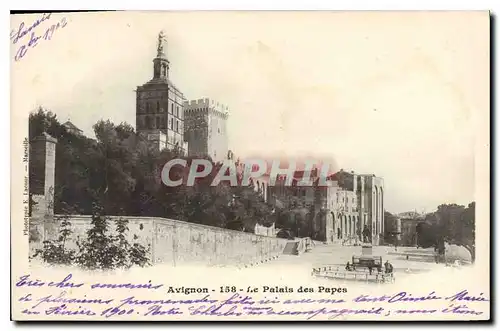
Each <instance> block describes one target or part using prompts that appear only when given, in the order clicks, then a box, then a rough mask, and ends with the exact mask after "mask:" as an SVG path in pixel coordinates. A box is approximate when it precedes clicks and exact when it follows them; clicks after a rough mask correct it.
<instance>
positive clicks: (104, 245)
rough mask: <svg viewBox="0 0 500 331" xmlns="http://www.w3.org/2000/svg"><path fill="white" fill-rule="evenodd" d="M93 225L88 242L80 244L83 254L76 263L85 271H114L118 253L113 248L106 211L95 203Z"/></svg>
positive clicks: (88, 232)
mask: <svg viewBox="0 0 500 331" xmlns="http://www.w3.org/2000/svg"><path fill="white" fill-rule="evenodd" d="M91 224H92V227H91V228H90V229H89V230H88V231H87V238H86V240H85V241H84V242H82V243H79V248H80V251H81V253H80V255H79V256H78V258H77V261H76V262H77V263H78V264H79V265H80V266H81V267H82V268H84V269H102V270H107V269H112V268H113V267H114V263H113V262H114V256H115V254H116V252H115V250H114V249H112V247H111V241H110V238H109V236H108V231H109V229H108V222H107V217H106V216H105V215H104V209H103V208H102V206H100V205H99V204H97V203H94V210H93V213H92V222H91Z"/></svg>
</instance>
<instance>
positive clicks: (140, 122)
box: [135, 31, 187, 154]
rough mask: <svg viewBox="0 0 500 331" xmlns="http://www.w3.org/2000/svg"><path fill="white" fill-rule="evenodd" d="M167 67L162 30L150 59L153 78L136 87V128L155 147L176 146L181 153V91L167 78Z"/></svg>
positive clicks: (184, 148)
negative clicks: (154, 54)
mask: <svg viewBox="0 0 500 331" xmlns="http://www.w3.org/2000/svg"><path fill="white" fill-rule="evenodd" d="M169 70H170V61H169V60H168V58H167V39H166V37H165V34H164V32H163V31H162V32H160V33H159V35H158V47H157V52H156V57H155V58H154V59H153V78H152V79H151V80H150V81H149V82H147V83H145V84H144V85H142V86H138V87H137V90H136V122H135V125H136V131H137V132H138V133H139V134H142V135H143V136H144V137H145V138H147V139H148V140H149V142H150V144H151V146H153V147H154V148H156V149H159V150H162V149H164V148H168V149H173V148H175V147H177V148H180V149H181V151H182V152H183V153H184V154H185V153H186V152H187V145H186V143H185V142H184V109H183V103H184V95H183V94H182V92H181V91H180V90H179V89H178V88H177V87H176V86H175V85H174V84H173V83H172V81H171V80H170V77H169Z"/></svg>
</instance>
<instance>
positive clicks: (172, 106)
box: [170, 104, 174, 114]
mask: <svg viewBox="0 0 500 331" xmlns="http://www.w3.org/2000/svg"><path fill="white" fill-rule="evenodd" d="M173 113H174V104H171V107H170V114H173Z"/></svg>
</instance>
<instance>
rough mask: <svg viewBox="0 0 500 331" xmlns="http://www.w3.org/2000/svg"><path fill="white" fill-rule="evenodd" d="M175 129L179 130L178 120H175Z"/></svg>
mask: <svg viewBox="0 0 500 331" xmlns="http://www.w3.org/2000/svg"><path fill="white" fill-rule="evenodd" d="M175 131H177V132H179V121H178V120H175Z"/></svg>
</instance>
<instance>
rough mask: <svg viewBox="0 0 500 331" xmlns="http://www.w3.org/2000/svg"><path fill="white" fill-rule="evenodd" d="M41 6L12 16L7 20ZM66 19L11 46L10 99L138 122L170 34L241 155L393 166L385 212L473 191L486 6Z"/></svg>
mask: <svg viewBox="0 0 500 331" xmlns="http://www.w3.org/2000/svg"><path fill="white" fill-rule="evenodd" d="M37 17H41V15H29V16H23V17H13V18H12V21H11V23H12V29H16V28H18V27H19V24H20V23H21V22H22V21H24V22H25V25H26V26H30V25H31V24H32V22H33V21H34V20H35V19H36V18H37ZM63 17H66V20H67V24H66V26H65V27H64V28H59V29H58V30H56V31H55V32H54V34H53V35H52V39H51V40H43V39H42V40H40V41H39V42H38V44H37V45H36V47H31V48H29V49H28V51H27V52H26V54H25V56H24V57H23V58H22V59H21V60H19V61H15V60H14V57H15V54H16V52H17V50H18V49H19V47H20V46H21V45H23V44H27V43H28V41H29V35H28V36H24V37H23V38H20V40H19V41H18V42H17V43H16V44H11V45H12V47H11V58H12V62H11V65H12V66H11V68H12V69H11V81H12V93H11V98H12V99H11V105H12V109H13V114H14V116H17V117H18V118H21V117H24V118H26V117H27V116H28V114H29V111H31V110H33V109H35V108H36V107H37V106H40V105H41V106H43V107H45V108H47V109H50V110H52V111H53V112H55V113H56V114H57V115H58V118H59V120H60V121H61V122H64V121H66V120H68V119H70V120H71V122H73V123H74V124H75V125H76V126H78V127H79V128H80V129H82V130H84V133H85V134H86V135H88V136H93V131H92V125H93V124H94V123H95V122H97V121H98V120H100V119H110V120H111V121H113V122H115V123H116V124H118V123H120V122H128V123H130V124H132V125H135V93H134V90H135V88H136V87H137V86H139V85H142V84H143V83H145V82H147V81H148V80H150V79H151V78H152V75H153V63H152V60H153V58H154V57H155V55H156V43H157V35H158V32H159V31H160V30H164V31H165V33H166V35H167V40H168V45H167V56H168V58H169V60H170V65H171V68H170V78H171V80H172V81H173V82H174V84H175V85H176V86H177V87H178V88H179V89H180V90H181V91H182V92H183V93H184V95H185V97H186V99H188V100H191V99H199V98H205V97H208V98H213V99H215V100H217V101H219V102H221V103H223V104H227V105H228V106H229V109H230V117H229V120H228V131H229V132H228V135H229V146H230V149H231V150H233V151H234V153H235V155H236V156H237V157H242V158H245V157H247V156H262V157H266V158H273V157H276V158H296V157H298V158H303V157H304V155H306V156H307V157H309V158H311V157H312V158H318V159H321V160H324V159H328V160H334V163H335V164H336V165H337V166H338V167H339V168H343V169H347V170H353V171H355V172H358V173H370V174H371V173H373V174H375V175H377V176H380V177H383V178H384V185H385V207H386V209H387V210H388V211H390V212H404V211H409V210H417V211H427V212H430V211H432V210H434V209H435V208H436V207H437V206H438V205H439V204H442V203H459V204H468V203H469V202H470V201H473V200H474V199H475V195H474V193H475V177H476V176H475V170H477V169H475V168H474V164H475V157H476V155H475V150H477V142H478V141H477V139H476V137H477V134H478V128H479V127H480V125H479V124H480V123H481V118H482V116H484V115H487V114H488V112H489V34H488V33H489V19H488V17H487V14H486V15H485V14H481V13H476V14H464V13H458V12H455V13H452V12H448V13H447V12H441V13H437V12H435V13H425V12H414V13H407V14H403V13H397V12H393V13H383V12H379V13H369V12H358V13H347V12H337V13H333V12H315V13H312V12H310V13H300V12H281V13H279V12H276V13H270V12H261V13H256V12H224V13H221V12H219V13H217V12H205V13H201V12H174V13H162V12H149V13H145V12H143V13H140V12H135V13H132V12H128V13H126V12H122V13H106V14H104V13H93V14H89V13H84V14H69V16H68V15H66V16H64V15H63V14H57V15H56V14H52V15H51V16H50V18H49V19H47V20H45V21H43V22H41V23H40V24H39V25H38V26H37V27H36V28H35V29H34V30H32V31H33V32H34V33H36V34H39V35H43V33H44V32H45V30H46V29H47V28H48V27H50V26H51V24H55V23H57V22H60V21H61V19H62V18H63Z"/></svg>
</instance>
